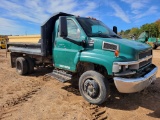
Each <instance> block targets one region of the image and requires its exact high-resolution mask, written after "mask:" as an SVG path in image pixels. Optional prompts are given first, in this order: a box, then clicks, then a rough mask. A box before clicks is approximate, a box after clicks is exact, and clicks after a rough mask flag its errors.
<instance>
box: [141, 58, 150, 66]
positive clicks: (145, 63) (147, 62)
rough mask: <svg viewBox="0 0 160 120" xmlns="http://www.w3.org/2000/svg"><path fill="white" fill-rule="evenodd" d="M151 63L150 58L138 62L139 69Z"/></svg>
mask: <svg viewBox="0 0 160 120" xmlns="http://www.w3.org/2000/svg"><path fill="white" fill-rule="evenodd" d="M151 61H152V58H150V59H149V60H147V61H143V62H140V63H139V68H142V67H144V66H145V65H148V64H150V63H151Z"/></svg>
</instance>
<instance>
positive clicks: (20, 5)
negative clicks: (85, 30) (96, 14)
mask: <svg viewBox="0 0 160 120" xmlns="http://www.w3.org/2000/svg"><path fill="white" fill-rule="evenodd" d="M95 9H96V3H95V2H89V1H85V2H78V1H77V0H76V1H75V0H54V1H53V0H45V1H44V0H24V1H23V2H22V1H21V0H1V3H0V10H2V11H0V17H1V18H4V19H8V20H9V19H10V18H12V20H11V21H8V23H12V22H15V23H16V21H14V20H18V21H21V20H23V21H25V22H31V23H34V24H37V25H39V26H40V25H41V24H42V23H43V22H44V21H46V19H48V17H49V16H51V15H52V14H53V13H55V12H67V13H70V14H75V15H83V16H87V15H88V14H89V13H90V12H92V11H94V10H95ZM10 25H11V24H10ZM15 25H16V27H17V24H13V25H12V27H14V26H15ZM18 26H19V25H18ZM24 26H25V25H24ZM19 27H20V26H19ZM1 29H2V28H1ZM16 33H17V32H16ZM7 34H8V32H7Z"/></svg>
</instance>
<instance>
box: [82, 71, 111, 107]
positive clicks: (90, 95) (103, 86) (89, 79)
mask: <svg viewBox="0 0 160 120" xmlns="http://www.w3.org/2000/svg"><path fill="white" fill-rule="evenodd" d="M79 90H80V93H81V95H82V96H83V97H84V99H86V100H87V101H88V102H89V103H93V104H102V103H103V102H105V101H106V100H107V98H108V96H109V83H108V81H107V79H105V77H104V76H103V75H102V74H100V73H98V72H95V71H92V70H90V71H86V72H85V73H83V74H82V75H81V77H80V79H79Z"/></svg>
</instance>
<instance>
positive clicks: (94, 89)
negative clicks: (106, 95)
mask: <svg viewBox="0 0 160 120" xmlns="http://www.w3.org/2000/svg"><path fill="white" fill-rule="evenodd" d="M84 91H85V92H86V93H87V95H89V96H90V97H92V98H95V97H97V96H98V94H99V86H98V84H97V83H96V82H95V81H94V80H90V79H87V80H86V81H85V82H84Z"/></svg>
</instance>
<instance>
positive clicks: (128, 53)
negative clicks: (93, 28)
mask: <svg viewBox="0 0 160 120" xmlns="http://www.w3.org/2000/svg"><path fill="white" fill-rule="evenodd" d="M91 39H92V40H94V48H95V49H102V43H103V42H110V43H114V44H117V45H119V51H120V57H125V58H127V59H128V58H130V59H132V60H133V59H134V60H137V59H138V54H139V53H140V52H142V51H145V50H148V49H151V47H150V46H149V45H147V44H144V43H140V42H136V41H133V40H127V39H116V38H100V37H92V38H91Z"/></svg>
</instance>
